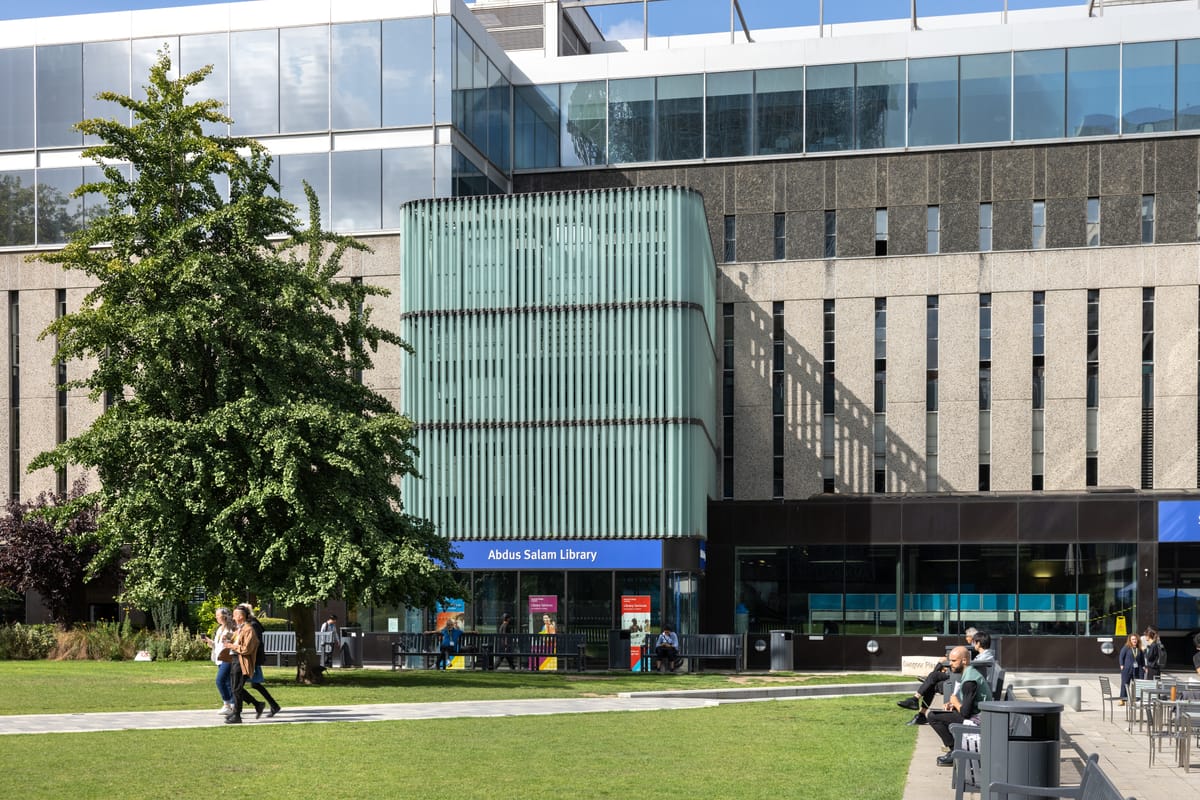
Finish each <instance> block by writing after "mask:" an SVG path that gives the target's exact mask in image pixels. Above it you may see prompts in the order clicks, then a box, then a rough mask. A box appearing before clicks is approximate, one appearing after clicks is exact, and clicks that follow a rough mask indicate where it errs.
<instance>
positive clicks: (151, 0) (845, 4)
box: [0, 0, 1085, 37]
mask: <svg viewBox="0 0 1200 800" xmlns="http://www.w3.org/2000/svg"><path fill="white" fill-rule="evenodd" d="M214 2H223V0H38V2H28V1H27V0H0V19H21V18H25V17H44V16H55V15H59V14H82V13H88V12H93V11H128V10H130V9H139V8H159V7H164V6H196V5H209V4H211V3H214ZM394 2H396V3H397V4H399V3H403V2H404V0H394ZM817 4H818V0H741V5H742V10H743V11H744V12H745V14H746V21H747V23H748V24H749V25H750V28H751V30H753V29H755V28H779V27H788V26H792V25H815V24H816V22H817ZM1084 5H1085V3H1084V0H1008V7H1009V8H1010V9H1013V10H1016V9H1021V8H1039V7H1043V6H1079V7H1080V8H1082V7H1083V6H1084ZM1003 6H1004V0H917V11H918V13H919V14H921V15H928V16H932V15H935V14H947V13H961V12H973V11H999V10H1000V9H1001V8H1003ZM649 9H650V33H651V34H652V35H666V34H682V33H711V32H714V31H721V30H729V3H728V2H726V0H657V1H656V2H651V3H650V5H649ZM908 14H909V0H825V21H826V22H827V23H837V22H853V21H858V20H864V19H898V18H903V17H907V16H908ZM592 16H593V17H594V18H595V19H596V21H597V24H598V25H599V26H600V28H601V30H603V31H604V32H605V33H606V35H608V34H618V35H622V36H625V37H634V36H640V35H641V31H642V4H641V2H640V0H636V2H632V3H629V4H626V5H619V6H607V7H604V6H601V7H597V8H594V9H593V10H592Z"/></svg>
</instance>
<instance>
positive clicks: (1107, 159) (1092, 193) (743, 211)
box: [514, 136, 1200, 261]
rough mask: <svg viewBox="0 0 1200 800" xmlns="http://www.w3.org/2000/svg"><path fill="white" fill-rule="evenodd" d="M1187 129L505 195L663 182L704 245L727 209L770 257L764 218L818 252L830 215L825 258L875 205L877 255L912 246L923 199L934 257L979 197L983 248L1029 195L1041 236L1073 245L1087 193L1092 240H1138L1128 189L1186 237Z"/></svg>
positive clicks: (863, 242) (864, 230)
mask: <svg viewBox="0 0 1200 800" xmlns="http://www.w3.org/2000/svg"><path fill="white" fill-rule="evenodd" d="M1198 176H1200V137H1196V136H1177V137H1172V138H1157V139H1142V140H1136V141H1107V142H1096V141H1093V142H1088V141H1077V142H1067V143H1063V144H1053V145H1034V146H1029V147H1014V146H1006V147H994V148H981V149H971V150H966V149H964V150H947V151H944V152H915V153H899V154H891V155H863V156H855V155H844V156H825V157H819V156H815V157H814V156H810V157H806V158H802V159H791V160H778V161H757V162H753V163H746V162H743V163H721V164H706V165H698V166H692V165H689V166H680V167H670V166H661V167H654V168H646V169H606V170H593V171H575V172H558V173H541V174H532V175H518V176H516V178H515V179H514V185H515V189H516V191H518V192H530V191H561V190H567V189H589V188H591V189H598V188H604V187H611V186H634V185H638V186H649V185H657V184H677V185H683V186H689V187H692V188H694V189H696V190H698V191H699V192H700V193H701V194H703V195H704V202H705V210H706V213H707V215H708V219H709V232H710V235H711V237H712V243H713V252H714V253H715V254H716V256H717V260H718V261H720V260H721V259H722V256H723V255H724V218H725V216H726V215H730V214H732V215H734V216H736V217H737V230H738V234H737V238H738V243H737V258H738V260H739V261H766V260H771V259H773V258H774V255H775V245H774V215H775V214H776V213H779V212H782V213H785V214H786V215H787V217H786V219H787V243H786V248H785V253H786V256H787V258H788V259H796V260H803V259H819V258H823V257H824V251H825V228H824V225H825V222H824V219H825V217H824V212H825V211H826V210H827V209H831V210H836V211H837V212H838V215H837V219H838V224H837V236H838V256H840V257H851V256H873V255H874V253H875V209H876V208H887V209H889V222H888V234H889V241H888V254H889V255H911V254H920V253H924V252H925V209H926V207H927V206H930V205H938V206H940V208H941V242H940V251H941V252H943V253H961V252H974V251H975V250H976V249H977V248H978V246H979V227H978V226H979V203H981V202H990V203H992V204H993V206H992V210H993V233H992V243H993V244H992V247H993V249H994V250H1024V249H1027V248H1029V247H1030V244H1031V241H1032V235H1033V233H1032V218H1031V217H1032V214H1031V205H1030V204H1031V201H1033V200H1045V201H1046V246H1047V247H1050V248H1063V247H1083V246H1085V245H1086V243H1087V242H1086V235H1087V230H1086V222H1087V220H1086V214H1087V198H1089V197H1100V206H1101V212H1100V229H1101V233H1100V237H1101V244H1102V245H1127V244H1138V243H1140V242H1141V197H1142V195H1143V194H1154V195H1156V198H1157V199H1156V203H1157V209H1156V216H1157V230H1156V241H1158V242H1188V241H1194V240H1195V239H1196V206H1197V190H1198V189H1200V177H1198Z"/></svg>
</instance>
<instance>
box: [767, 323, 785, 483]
mask: <svg viewBox="0 0 1200 800" xmlns="http://www.w3.org/2000/svg"><path fill="white" fill-rule="evenodd" d="M771 317H772V322H773V323H774V325H773V327H772V337H771V339H772V341H771V349H772V353H771V356H772V357H771V362H772V363H771V443H772V467H773V470H772V476H771V496H772V497H774V498H776V499H779V498H782V497H783V422H784V418H783V409H784V399H785V398H784V393H785V392H786V389H787V384H786V383H785V382H784V375H783V364H784V335H783V303H780V302H778V301H777V302H775V303H772V304H771Z"/></svg>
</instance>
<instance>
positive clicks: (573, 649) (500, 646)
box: [392, 632, 587, 672]
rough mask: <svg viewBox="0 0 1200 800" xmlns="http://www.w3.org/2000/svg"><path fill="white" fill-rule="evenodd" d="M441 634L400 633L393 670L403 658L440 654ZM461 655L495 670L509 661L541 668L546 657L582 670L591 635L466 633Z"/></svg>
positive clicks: (395, 641)
mask: <svg viewBox="0 0 1200 800" xmlns="http://www.w3.org/2000/svg"><path fill="white" fill-rule="evenodd" d="M441 640H442V636H441V634H440V633H398V634H393V639H392V669H399V667H400V659H402V658H405V657H412V656H417V657H423V658H425V659H426V667H429V666H431V665H430V664H429V659H431V658H432V659H436V658H437V657H438V655H439V654H440V647H441ZM458 655H461V656H469V657H471V658H472V666H474V667H477V668H481V669H495V668H496V667H497V666H498V665H499V662H500V661H508V662H509V665H510V666H511V667H513V668H514V669H522V668H524V669H530V670H537V669H538V668H539V667H540V666H541V664H542V663H543V660H544V659H550V658H553V659H555V660H556V661H555V665H556V666H557V664H558V662H565V663H569V662H572V661H574V662H575V667H576V669H577V670H578V671H579V672H583V670H584V667H585V666H586V663H587V637H586V636H585V635H584V634H582V633H470V632H464V633H463V635H462V638H461V639H460V640H459V643H458Z"/></svg>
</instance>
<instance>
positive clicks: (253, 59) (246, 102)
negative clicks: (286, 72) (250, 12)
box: [229, 30, 279, 136]
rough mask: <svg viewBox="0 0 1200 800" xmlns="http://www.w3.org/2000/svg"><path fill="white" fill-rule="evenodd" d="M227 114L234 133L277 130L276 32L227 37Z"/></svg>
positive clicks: (277, 47) (244, 133)
mask: <svg viewBox="0 0 1200 800" xmlns="http://www.w3.org/2000/svg"><path fill="white" fill-rule="evenodd" d="M229 61H230V64H229V75H230V80H229V116H231V117H233V134H234V135H235V136H262V135H264V134H271V133H278V132H279V32H278V31H274V30H269V31H235V32H234V33H232V34H230V37H229Z"/></svg>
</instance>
